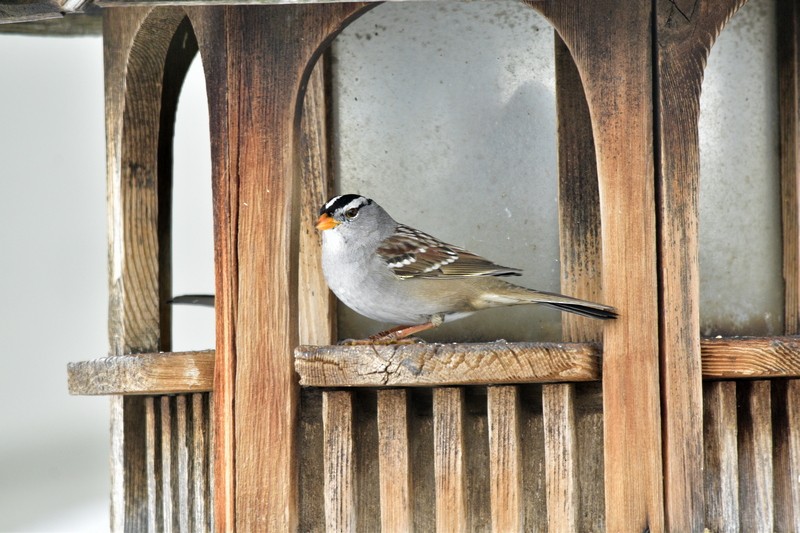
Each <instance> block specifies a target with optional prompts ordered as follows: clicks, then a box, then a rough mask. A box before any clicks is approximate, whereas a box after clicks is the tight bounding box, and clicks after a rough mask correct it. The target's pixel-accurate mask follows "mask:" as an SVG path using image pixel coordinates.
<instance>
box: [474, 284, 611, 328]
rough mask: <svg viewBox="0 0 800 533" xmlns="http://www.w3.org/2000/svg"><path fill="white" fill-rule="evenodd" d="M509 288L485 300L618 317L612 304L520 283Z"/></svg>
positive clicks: (599, 317)
mask: <svg viewBox="0 0 800 533" xmlns="http://www.w3.org/2000/svg"><path fill="white" fill-rule="evenodd" d="M506 289H507V290H501V291H497V292H495V293H493V294H492V295H491V296H488V297H487V296H486V295H484V301H486V302H487V303H488V302H492V303H491V304H489V305H488V306H489V307H494V306H496V305H520V304H530V303H538V304H542V305H546V306H547V307H553V308H555V309H558V310H559V311H566V312H568V313H575V314H576V315H581V316H587V317H589V318H597V319H600V320H608V319H612V318H617V311H616V309H614V308H613V307H611V306H608V305H604V304H599V303H595V302H589V301H587V300H580V299H578V298H573V297H571V296H564V295H563V294H557V293H554V292H542V291H535V290H533V289H527V288H525V287H520V286H518V285H512V284H507V285H506Z"/></svg>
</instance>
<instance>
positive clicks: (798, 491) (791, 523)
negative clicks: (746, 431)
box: [772, 379, 800, 531]
mask: <svg viewBox="0 0 800 533" xmlns="http://www.w3.org/2000/svg"><path fill="white" fill-rule="evenodd" d="M772 409H773V415H772V416H773V419H772V427H773V434H772V440H773V476H774V479H775V494H774V500H775V524H774V526H775V530H776V531H800V503H798V502H800V380H796V379H793V380H781V381H774V382H772Z"/></svg>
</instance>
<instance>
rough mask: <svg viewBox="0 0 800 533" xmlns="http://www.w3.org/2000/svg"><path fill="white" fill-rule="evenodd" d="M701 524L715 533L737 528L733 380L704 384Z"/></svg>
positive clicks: (734, 392)
mask: <svg viewBox="0 0 800 533" xmlns="http://www.w3.org/2000/svg"><path fill="white" fill-rule="evenodd" d="M703 393H704V402H703V405H704V410H703V426H704V430H703V443H704V450H703V451H704V462H705V469H704V472H703V473H704V477H705V518H704V527H706V528H708V529H709V530H710V531H716V532H719V533H736V532H738V531H739V461H738V452H737V425H736V383H734V382H732V381H721V382H715V383H704V384H703Z"/></svg>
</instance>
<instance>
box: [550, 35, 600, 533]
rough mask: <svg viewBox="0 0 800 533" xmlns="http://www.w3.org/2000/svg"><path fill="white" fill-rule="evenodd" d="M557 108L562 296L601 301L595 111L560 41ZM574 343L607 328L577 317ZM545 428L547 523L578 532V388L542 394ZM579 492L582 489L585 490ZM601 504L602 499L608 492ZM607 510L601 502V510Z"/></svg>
mask: <svg viewBox="0 0 800 533" xmlns="http://www.w3.org/2000/svg"><path fill="white" fill-rule="evenodd" d="M555 65H556V105H557V109H558V176H559V186H558V196H559V202H558V205H559V238H560V249H561V279H562V281H561V290H562V292H563V293H565V294H570V295H573V296H576V297H579V298H584V299H587V300H594V301H600V300H601V299H602V293H601V290H600V276H601V264H600V263H601V261H600V259H601V242H600V200H599V198H598V188H597V169H596V165H595V151H594V141H593V138H592V125H591V119H590V117H589V109H588V108H587V106H586V97H585V96H584V92H583V85H582V84H581V80H580V76H579V74H578V70H577V68H576V67H575V63H574V61H573V60H572V56H571V55H570V53H569V50H568V49H567V47H566V45H565V44H564V42H563V41H562V40H561V38H560V37H558V35H556V36H555ZM561 320H562V324H563V326H562V330H563V338H564V340H565V341H568V342H582V341H595V342H599V341H601V340H602V325H601V324H600V323H598V322H597V321H592V320H588V319H586V318H583V317H579V316H577V315H568V314H565V315H563V316H562V317H561ZM542 413H543V416H544V426H545V433H544V434H545V463H546V464H545V467H546V468H545V472H546V482H547V520H548V523H549V525H550V529H551V530H552V531H558V530H564V531H577V530H579V529H581V528H580V522H579V519H580V516H581V514H582V511H581V499H582V498H581V497H580V493H581V492H582V491H581V490H580V488H583V489H584V491H586V492H587V493H589V492H590V491H589V487H590V485H591V484H592V480H583V483H579V480H578V462H579V461H580V452H579V450H578V438H577V428H576V420H575V386H574V385H573V384H551V385H543V386H542ZM579 487H580V488H579ZM595 496H596V497H597V496H599V497H601V498H602V491H599V493H598V494H595ZM599 507H600V508H602V502H600V505H599Z"/></svg>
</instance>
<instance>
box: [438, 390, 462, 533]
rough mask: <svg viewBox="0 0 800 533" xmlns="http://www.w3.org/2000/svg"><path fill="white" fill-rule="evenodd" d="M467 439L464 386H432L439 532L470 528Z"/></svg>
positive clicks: (444, 532) (459, 530)
mask: <svg viewBox="0 0 800 533" xmlns="http://www.w3.org/2000/svg"><path fill="white" fill-rule="evenodd" d="M465 442H466V441H465V439H464V389H462V388H460V387H440V388H435V389H433V464H434V475H435V477H436V531H437V533H440V532H441V533H446V532H462V533H466V532H467V531H469V530H470V529H469V528H470V526H469V521H468V517H469V511H468V509H467V483H466V482H467V478H466V474H467V473H466V467H465V458H464V454H465V453H466V450H465V447H464V445H465Z"/></svg>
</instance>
